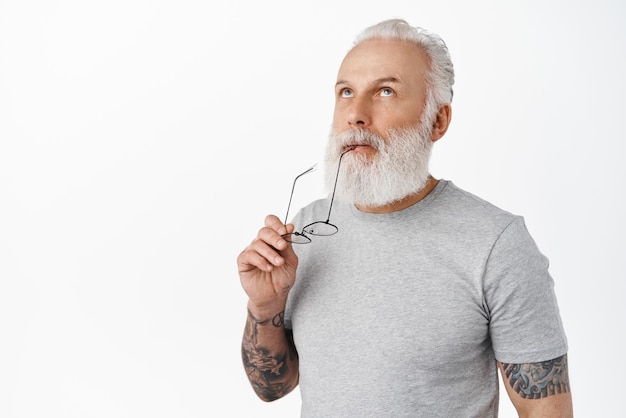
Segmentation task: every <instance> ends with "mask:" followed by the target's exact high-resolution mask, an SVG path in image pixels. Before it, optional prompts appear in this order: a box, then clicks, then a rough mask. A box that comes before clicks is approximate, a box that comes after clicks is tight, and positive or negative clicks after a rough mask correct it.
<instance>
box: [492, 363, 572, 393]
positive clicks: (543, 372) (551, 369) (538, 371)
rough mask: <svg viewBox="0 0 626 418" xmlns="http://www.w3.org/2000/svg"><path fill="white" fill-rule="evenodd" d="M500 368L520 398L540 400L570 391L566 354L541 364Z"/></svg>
mask: <svg viewBox="0 0 626 418" xmlns="http://www.w3.org/2000/svg"><path fill="white" fill-rule="evenodd" d="M502 368H503V370H504V377H505V380H508V383H509V385H510V386H511V388H513V390H514V391H515V392H517V393H518V394H519V395H520V396H521V397H522V398H525V399H541V398H546V397H548V396H551V395H556V394H559V393H567V392H569V391H570V387H569V373H568V370H567V354H565V355H563V356H561V357H557V358H555V359H553V360H548V361H543V362H541V363H527V364H511V363H502Z"/></svg>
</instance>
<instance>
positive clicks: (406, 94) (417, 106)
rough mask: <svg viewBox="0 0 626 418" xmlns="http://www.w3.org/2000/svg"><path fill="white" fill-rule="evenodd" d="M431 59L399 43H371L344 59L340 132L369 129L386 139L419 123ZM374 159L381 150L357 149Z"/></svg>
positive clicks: (337, 116) (338, 96)
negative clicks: (390, 133)
mask: <svg viewBox="0 0 626 418" xmlns="http://www.w3.org/2000/svg"><path fill="white" fill-rule="evenodd" d="M428 69H429V62H428V57H427V56H426V54H425V53H424V52H423V51H422V50H421V49H420V48H419V47H417V46H415V45H413V44H411V43H409V42H404V41H399V40H385V39H371V40H367V41H364V42H363V43H361V44H359V45H357V46H356V47H355V48H353V49H352V50H351V51H350V52H349V53H348V54H347V55H346V57H345V58H344V60H343V62H342V64H341V66H340V68H339V72H338V75H337V84H336V86H335V100H336V101H335V112H334V117H333V129H334V132H335V133H338V134H339V133H342V132H345V131H347V130H355V129H366V130H369V131H372V132H374V133H376V134H378V135H380V136H381V137H382V138H383V139H384V140H385V141H387V140H388V139H389V131H390V130H393V129H403V128H410V127H415V126H418V125H419V122H420V117H421V114H422V110H423V109H424V105H425V103H426V96H427V85H426V81H425V80H426V74H427V72H428ZM351 153H355V154H364V156H367V157H368V159H369V158H372V157H373V156H374V154H375V153H376V150H375V149H374V148H373V147H370V146H361V147H358V148H357V149H355V150H354V151H352V152H351Z"/></svg>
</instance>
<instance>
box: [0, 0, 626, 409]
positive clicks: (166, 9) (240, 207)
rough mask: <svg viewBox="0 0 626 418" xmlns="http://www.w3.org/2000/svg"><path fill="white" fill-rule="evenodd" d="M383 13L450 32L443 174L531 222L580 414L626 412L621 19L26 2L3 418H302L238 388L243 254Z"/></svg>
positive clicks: (3, 19) (6, 6)
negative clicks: (361, 39) (357, 47)
mask: <svg viewBox="0 0 626 418" xmlns="http://www.w3.org/2000/svg"><path fill="white" fill-rule="evenodd" d="M390 17H403V18H406V19H407V20H409V22H411V23H412V24H415V25H419V26H423V27H426V28H427V29H430V30H431V31H434V32H437V33H439V34H440V35H441V36H442V37H443V38H444V39H445V40H446V42H447V43H448V46H449V48H450V50H451V54H452V58H453V61H454V63H455V66H456V72H457V83H456V86H455V87H456V88H455V99H454V102H453V121H452V126H451V128H450V130H449V131H448V134H447V135H446V136H445V137H444V139H442V140H440V141H439V142H438V143H437V144H436V146H435V150H434V157H433V158H434V160H433V170H432V171H433V174H434V175H435V176H437V177H443V178H446V179H451V180H453V181H454V182H455V183H456V184H457V185H459V186H461V187H463V188H465V189H467V190H469V191H471V192H473V193H475V194H478V195H480V196H481V197H483V198H485V199H487V200H490V201H491V202H493V203H495V204H496V205H498V206H500V207H503V208H505V209H507V210H509V211H511V212H514V213H517V214H521V215H524V216H525V218H526V221H527V225H528V227H529V229H530V231H531V233H532V234H533V236H534V237H535V240H536V241H537V243H538V245H539V247H540V248H541V249H542V251H543V252H544V253H545V254H546V255H547V256H548V257H549V258H550V260H551V271H552V274H553V276H554V279H555V282H556V292H557V296H558V298H559V302H560V307H561V313H562V317H563V321H564V325H565V328H566V331H567V333H568V338H569V344H570V353H569V359H570V373H571V382H572V390H573V395H574V404H575V412H576V415H577V416H578V417H618V416H623V415H620V414H623V407H622V405H623V402H622V401H623V376H624V374H625V373H626V366H625V362H624V360H623V353H624V352H626V346H625V343H624V339H623V335H624V330H625V329H626V327H625V325H626V304H625V303H624V299H625V298H624V297H625V295H626V284H625V279H626V254H625V240H624V236H625V234H626V223H625V221H624V214H625V213H626V204H625V203H624V199H623V195H624V190H625V189H626V169H625V163H624V151H625V148H624V142H625V140H626V138H625V135H624V134H623V127H622V125H623V120H624V118H625V117H626V114H625V112H624V97H625V95H626V84H625V82H624V74H626V56H625V55H626V52H625V51H626V30H625V29H624V27H625V23H626V6H624V3H623V2H621V1H620V0H613V1H611V0H593V1H591V0H587V1H584V2H582V1H572V0H563V1H559V0H530V1H529V0H518V1H496V0H477V1H471V2H469V1H465V0H457V1H437V2H435V1H429V2H426V1H415V0H405V1H398V0H386V1H383V2H381V1H364V0H350V1H319V0H317V1H310V2H302V1H287V0H284V1H274V2H272V1H265V2H262V1H253V0H244V1H232V2H210V1H187V0H177V1H173V0H161V1H154V0H145V1H140V0H109V1H106V2H105V1H78V0H76V1H30V0H19V1H18V0H13V1H0V417H3V418H13V417H15V418H18V417H29V418H31V417H33V418H34V417H38V418H39V417H116V418H121V417H133V418H136V417H214V416H228V417H242V416H255V417H259V418H260V417H295V416H297V415H298V411H299V402H300V400H299V394H298V392H297V391H296V392H295V393H293V394H291V395H289V396H288V397H287V398H284V399H282V400H280V401H278V402H275V403H272V404H265V403H262V402H261V401H259V400H258V399H256V397H255V396H254V395H253V392H252V390H251V388H250V387H249V384H248V382H247V380H246V378H245V375H244V372H243V367H242V366H241V361H240V351H239V343H240V336H241V334H242V330H243V324H244V320H245V304H246V298H245V295H244V293H243V291H242V290H241V287H240V285H239V281H238V276H237V272H236V264H235V259H236V257H237V254H238V253H239V252H240V251H241V250H242V249H243V247H244V246H245V245H247V244H248V242H249V241H250V240H251V239H252V237H253V236H254V235H255V233H256V230H257V229H258V228H259V227H260V225H261V223H262V221H263V218H264V216H265V215H266V214H267V213H270V212H275V213H277V214H279V215H280V216H284V210H285V208H286V204H287V199H288V194H289V191H290V188H291V181H292V179H293V177H294V176H295V174H297V173H298V172H300V171H301V170H304V169H305V168H307V167H308V166H309V165H311V164H313V163H316V162H320V160H321V156H322V153H323V149H324V145H325V142H326V136H327V133H328V130H329V127H330V120H331V115H332V105H333V83H334V81H335V74H336V70H337V67H338V65H339V62H340V60H341V58H342V57H343V55H344V53H345V52H346V50H347V49H348V47H349V46H350V44H351V41H352V38H353V36H354V35H355V34H356V33H357V32H358V31H360V30H361V29H362V28H364V27H365V26H368V25H370V24H373V23H375V22H377V21H379V20H382V19H386V18H390ZM322 171H323V170H318V171H317V172H316V173H315V174H313V175H311V176H310V177H309V179H308V180H307V181H308V182H309V183H305V182H303V183H302V184H301V185H300V186H301V187H300V188H299V189H297V191H296V194H297V196H298V198H299V199H303V200H304V201H307V200H309V199H312V198H315V197H319V195H320V194H321V193H323V190H322V189H321V186H319V187H318V185H319V181H321V173H322ZM540 343H541V341H528V344H540ZM619 411H621V412H619ZM501 412H502V414H501V416H504V417H511V416H514V415H513V414H512V412H511V407H510V406H509V405H508V401H506V400H504V401H503V402H502V407H501Z"/></svg>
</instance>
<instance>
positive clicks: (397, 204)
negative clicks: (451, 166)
mask: <svg viewBox="0 0 626 418" xmlns="http://www.w3.org/2000/svg"><path fill="white" fill-rule="evenodd" d="M438 183H439V180H437V179H435V178H434V177H432V176H428V180H427V181H426V186H424V188H423V189H421V190H419V191H417V192H415V193H412V194H410V195H408V196H406V197H403V198H402V199H400V200H396V201H394V202H392V203H389V204H387V205H383V206H360V205H355V206H356V208H357V209H358V210H360V211H361V212H367V213H390V212H397V211H399V210H402V209H406V208H408V207H409V206H413V205H414V204H416V203H417V202H419V201H420V200H422V199H423V198H425V197H426V196H428V194H429V193H430V192H432V190H433V189H434V188H435V186H437V184H438Z"/></svg>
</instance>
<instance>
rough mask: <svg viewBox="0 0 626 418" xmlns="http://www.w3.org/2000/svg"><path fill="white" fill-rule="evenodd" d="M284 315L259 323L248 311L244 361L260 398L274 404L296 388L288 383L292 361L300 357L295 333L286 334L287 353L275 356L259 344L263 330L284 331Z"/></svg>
mask: <svg viewBox="0 0 626 418" xmlns="http://www.w3.org/2000/svg"><path fill="white" fill-rule="evenodd" d="M283 321H284V312H280V313H278V314H276V315H275V316H274V317H273V318H272V319H271V320H269V319H268V320H265V321H258V320H257V319H256V318H254V317H253V316H252V314H251V313H250V311H248V320H247V322H246V329H245V331H244V337H243V342H242V345H241V357H242V360H243V364H244V367H245V369H246V373H247V374H248V379H249V380H250V383H251V384H252V387H253V388H254V391H255V392H256V393H257V394H258V395H259V397H260V398H262V399H264V400H267V401H271V400H275V399H278V398H280V397H282V396H284V395H286V394H287V393H289V392H290V391H291V390H292V389H293V385H292V384H290V383H289V382H288V381H285V379H286V377H287V372H288V367H289V363H288V361H287V360H288V359H290V360H294V359H295V358H296V356H297V354H296V350H295V347H293V343H292V341H293V340H292V338H291V330H286V331H285V332H287V340H288V341H289V349H288V351H287V352H272V351H271V350H270V349H268V348H266V347H263V346H261V345H260V344H259V342H258V335H259V327H263V326H268V325H269V324H270V323H271V326H273V327H276V328H282V326H283Z"/></svg>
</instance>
